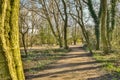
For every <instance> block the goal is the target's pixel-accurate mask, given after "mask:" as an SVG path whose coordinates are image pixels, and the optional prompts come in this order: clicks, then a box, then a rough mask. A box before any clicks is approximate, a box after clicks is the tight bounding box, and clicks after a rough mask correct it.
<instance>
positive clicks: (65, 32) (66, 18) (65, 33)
mask: <svg viewBox="0 0 120 80" xmlns="http://www.w3.org/2000/svg"><path fill="white" fill-rule="evenodd" d="M62 3H63V6H64V14H65V19H64V48H65V49H68V44H67V26H68V15H67V6H66V3H65V1H64V0H62Z"/></svg>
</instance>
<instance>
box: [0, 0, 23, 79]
mask: <svg viewBox="0 0 120 80" xmlns="http://www.w3.org/2000/svg"><path fill="white" fill-rule="evenodd" d="M18 13H19V0H0V70H1V71H0V80H25V78H24V74H23V68H22V62H21V56H20V49H19V34H18V33H19V32H18Z"/></svg>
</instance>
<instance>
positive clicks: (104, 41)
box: [100, 0, 109, 53]
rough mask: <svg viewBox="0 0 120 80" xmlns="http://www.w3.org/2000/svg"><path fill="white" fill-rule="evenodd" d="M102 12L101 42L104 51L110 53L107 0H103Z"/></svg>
mask: <svg viewBox="0 0 120 80" xmlns="http://www.w3.org/2000/svg"><path fill="white" fill-rule="evenodd" d="M101 5H102V13H101V20H100V21H101V42H102V48H103V51H104V53H108V52H109V49H108V41H107V34H106V18H107V0H101Z"/></svg>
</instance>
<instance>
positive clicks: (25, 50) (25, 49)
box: [22, 34, 28, 57]
mask: <svg viewBox="0 0 120 80" xmlns="http://www.w3.org/2000/svg"><path fill="white" fill-rule="evenodd" d="M22 42H23V47H24V52H25V55H26V57H27V56H28V53H27V48H26V44H25V34H22Z"/></svg>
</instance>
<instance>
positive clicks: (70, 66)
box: [27, 47, 109, 80]
mask: <svg viewBox="0 0 120 80" xmlns="http://www.w3.org/2000/svg"><path fill="white" fill-rule="evenodd" d="M101 66H102V65H101V64H100V63H99V62H97V61H95V60H94V59H93V58H92V57H91V55H90V54H89V53H88V52H85V51H84V50H83V48H80V47H72V51H71V52H69V53H67V54H66V56H64V57H63V58H62V59H60V60H58V61H57V62H56V63H53V64H50V65H49V66H48V68H47V69H45V70H43V71H40V72H39V73H37V74H34V75H31V76H30V77H28V78H29V79H27V80H109V79H105V78H104V75H105V73H104V72H103V71H102V70H101Z"/></svg>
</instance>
